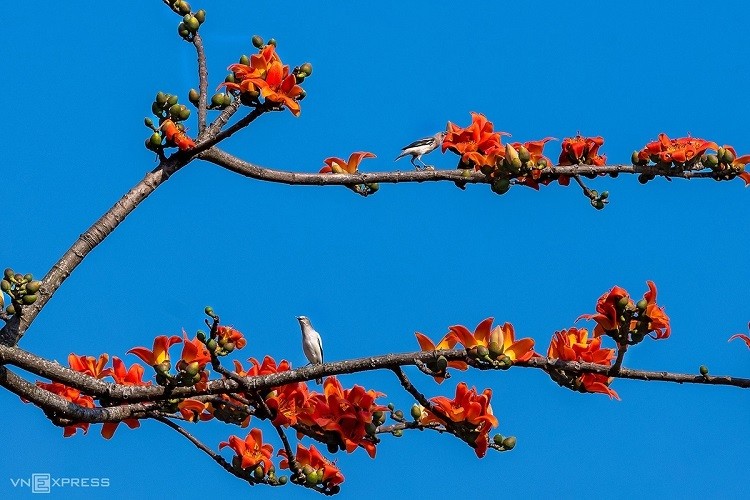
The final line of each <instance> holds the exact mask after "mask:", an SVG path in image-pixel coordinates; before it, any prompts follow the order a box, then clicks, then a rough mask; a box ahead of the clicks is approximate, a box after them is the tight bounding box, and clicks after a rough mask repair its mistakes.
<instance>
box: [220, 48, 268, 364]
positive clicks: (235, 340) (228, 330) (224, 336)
mask: <svg viewBox="0 0 750 500" xmlns="http://www.w3.org/2000/svg"><path fill="white" fill-rule="evenodd" d="M271 47H272V45H271ZM216 336H217V337H218V342H219V344H220V345H226V344H227V343H231V344H234V347H235V348H236V349H242V348H243V347H245V346H246V345H247V340H246V339H245V337H244V336H243V335H242V333H241V332H239V331H238V330H235V329H234V328H232V327H231V326H219V327H218V328H217V329H216Z"/></svg>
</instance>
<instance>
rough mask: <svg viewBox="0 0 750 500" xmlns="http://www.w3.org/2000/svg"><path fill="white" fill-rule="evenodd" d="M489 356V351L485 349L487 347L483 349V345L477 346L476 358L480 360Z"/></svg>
mask: <svg viewBox="0 0 750 500" xmlns="http://www.w3.org/2000/svg"><path fill="white" fill-rule="evenodd" d="M489 355H490V350H489V349H487V347H485V346H483V345H478V346H477V357H478V358H480V359H481V358H486V357H487V356H489Z"/></svg>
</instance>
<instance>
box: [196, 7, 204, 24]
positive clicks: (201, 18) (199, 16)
mask: <svg viewBox="0 0 750 500" xmlns="http://www.w3.org/2000/svg"><path fill="white" fill-rule="evenodd" d="M195 18H196V19H197V20H198V22H199V23H201V24H203V23H204V22H206V11H205V10H204V9H201V10H199V11H198V12H196V13H195Z"/></svg>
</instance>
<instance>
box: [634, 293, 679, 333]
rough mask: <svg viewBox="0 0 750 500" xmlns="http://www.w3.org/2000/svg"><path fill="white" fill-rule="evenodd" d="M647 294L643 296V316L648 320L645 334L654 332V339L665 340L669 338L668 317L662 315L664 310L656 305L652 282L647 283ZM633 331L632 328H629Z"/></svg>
mask: <svg viewBox="0 0 750 500" xmlns="http://www.w3.org/2000/svg"><path fill="white" fill-rule="evenodd" d="M646 284H647V285H648V292H646V293H645V294H644V295H643V299H644V300H645V301H646V304H647V305H646V311H645V312H644V314H645V315H646V317H647V318H648V326H647V333H650V332H656V337H654V338H656V339H666V338H667V337H669V332H670V326H669V317H668V316H667V315H666V314H665V313H664V308H663V307H659V306H657V305H656V285H655V284H654V282H653V281H647V282H646ZM631 329H633V326H631Z"/></svg>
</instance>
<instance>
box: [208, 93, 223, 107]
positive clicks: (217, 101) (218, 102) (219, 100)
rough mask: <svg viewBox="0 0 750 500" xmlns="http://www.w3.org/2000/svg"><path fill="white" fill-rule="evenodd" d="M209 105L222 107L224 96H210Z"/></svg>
mask: <svg viewBox="0 0 750 500" xmlns="http://www.w3.org/2000/svg"><path fill="white" fill-rule="evenodd" d="M211 105H212V106H217V107H221V106H224V94H214V95H213V96H211Z"/></svg>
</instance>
